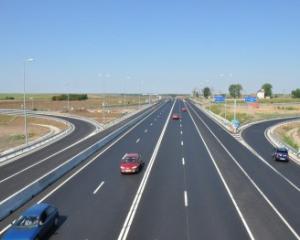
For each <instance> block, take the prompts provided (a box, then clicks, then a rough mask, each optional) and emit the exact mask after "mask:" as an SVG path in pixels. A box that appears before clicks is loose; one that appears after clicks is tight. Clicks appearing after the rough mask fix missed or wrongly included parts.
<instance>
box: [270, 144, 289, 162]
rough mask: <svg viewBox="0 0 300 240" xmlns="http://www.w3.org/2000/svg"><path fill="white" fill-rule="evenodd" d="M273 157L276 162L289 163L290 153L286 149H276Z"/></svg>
mask: <svg viewBox="0 0 300 240" xmlns="http://www.w3.org/2000/svg"><path fill="white" fill-rule="evenodd" d="M272 156H273V158H274V160H276V161H285V162H287V161H289V152H288V150H287V149H286V148H285V147H277V148H275V152H274V153H273V155H272Z"/></svg>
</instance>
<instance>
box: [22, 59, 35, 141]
mask: <svg viewBox="0 0 300 240" xmlns="http://www.w3.org/2000/svg"><path fill="white" fill-rule="evenodd" d="M32 61H33V58H27V59H25V60H24V62H23V64H24V72H23V111H24V134H25V144H26V145H28V132H27V112H26V63H28V62H32Z"/></svg>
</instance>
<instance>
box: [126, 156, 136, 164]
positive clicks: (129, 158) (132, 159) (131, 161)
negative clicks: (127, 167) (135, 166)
mask: <svg viewBox="0 0 300 240" xmlns="http://www.w3.org/2000/svg"><path fill="white" fill-rule="evenodd" d="M136 160H137V159H136V157H126V158H124V159H123V162H124V163H134V162H136Z"/></svg>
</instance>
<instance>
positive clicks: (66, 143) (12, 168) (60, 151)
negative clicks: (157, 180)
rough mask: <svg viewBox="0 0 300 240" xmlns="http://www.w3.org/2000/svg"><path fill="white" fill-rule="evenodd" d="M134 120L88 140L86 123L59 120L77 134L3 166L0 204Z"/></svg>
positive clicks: (76, 120)
mask: <svg viewBox="0 0 300 240" xmlns="http://www.w3.org/2000/svg"><path fill="white" fill-rule="evenodd" d="M152 108H153V107H152ZM152 108H150V110H151V109H152ZM145 111H146V110H143V111H141V112H140V113H138V114H137V115H139V114H142V113H143V112H145ZM147 111H148V110H147ZM135 117H136V115H133V116H131V117H130V118H128V119H126V120H124V121H122V122H120V123H118V124H116V125H114V126H113V127H111V128H108V129H106V130H104V131H101V132H99V133H97V134H95V135H93V136H91V137H90V138H87V137H88V136H89V135H90V134H91V133H92V132H93V131H94V130H95V127H94V126H93V125H92V124H90V123H88V122H86V121H83V120H78V119H72V118H67V117H60V118H62V119H64V120H66V121H69V122H71V123H72V124H74V126H75V131H73V132H72V133H71V134H70V135H68V136H66V137H64V138H62V139H61V140H59V141H57V142H54V143H53V144H51V145H49V146H46V147H44V148H42V149H40V150H37V151H35V152H32V153H30V154H28V155H26V156H24V157H21V158H19V159H17V160H16V161H13V162H10V163H8V164H6V165H4V166H1V167H0V176H1V177H0V190H1V195H0V204H1V203H2V202H4V201H6V200H7V199H9V198H11V197H12V196H13V195H14V194H15V193H17V192H18V191H20V190H22V189H24V188H25V187H26V186H28V185H29V184H30V183H32V182H33V181H35V180H36V179H39V178H40V177H42V176H43V175H45V174H47V173H48V172H49V171H50V170H52V169H54V168H56V167H57V166H59V165H60V164H63V163H64V162H66V161H67V160H69V159H70V158H72V157H73V156H75V155H76V154H78V153H80V152H81V151H83V150H85V149H86V148H87V147H88V146H91V145H92V144H94V143H95V142H97V141H99V140H100V139H102V138H103V137H105V136H107V135H108V134H110V133H111V132H112V131H114V130H115V129H117V128H118V127H120V126H122V125H123V124H125V123H127V122H128V121H130V120H132V119H133V118H135Z"/></svg>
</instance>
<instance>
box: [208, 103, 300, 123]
mask: <svg viewBox="0 0 300 240" xmlns="http://www.w3.org/2000/svg"><path fill="white" fill-rule="evenodd" d="M206 107H207V108H210V109H211V110H212V111H213V112H215V113H216V114H218V115H220V116H222V117H224V116H225V107H224V104H212V105H211V106H210V107H209V105H208V104H206ZM233 112H234V107H233V104H227V119H228V120H231V119H232V118H233ZM299 115H300V105H298V104H285V105H284V106H278V105H274V104H259V105H258V106H252V105H246V104H238V105H237V118H238V119H239V120H240V122H241V123H242V124H244V123H247V122H252V121H257V120H263V119H270V118H275V117H289V116H299Z"/></svg>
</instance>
